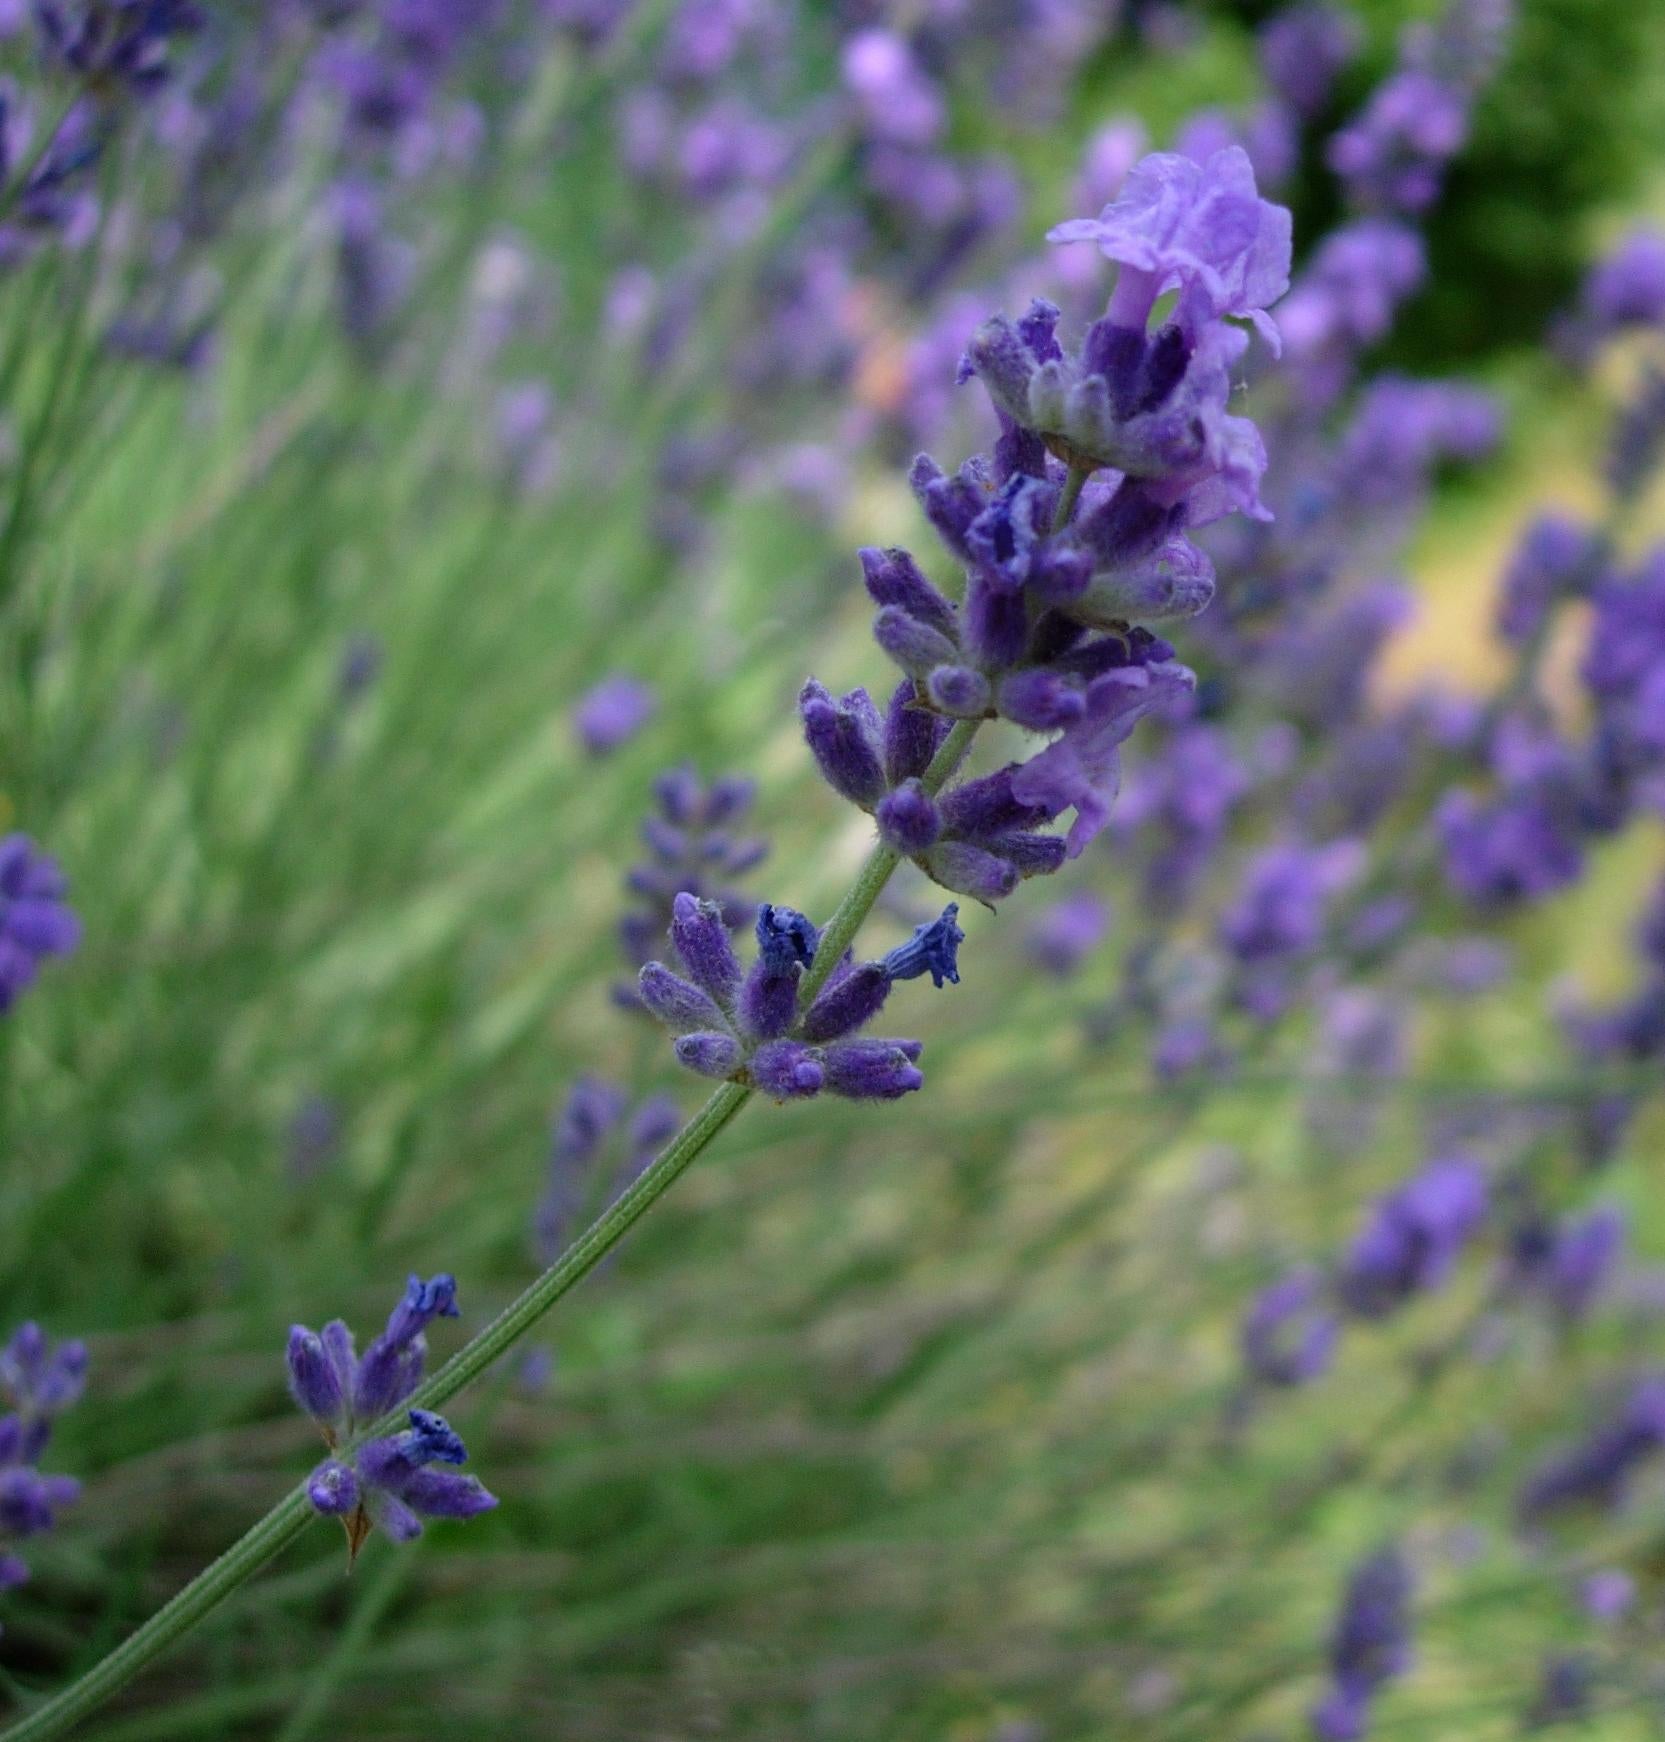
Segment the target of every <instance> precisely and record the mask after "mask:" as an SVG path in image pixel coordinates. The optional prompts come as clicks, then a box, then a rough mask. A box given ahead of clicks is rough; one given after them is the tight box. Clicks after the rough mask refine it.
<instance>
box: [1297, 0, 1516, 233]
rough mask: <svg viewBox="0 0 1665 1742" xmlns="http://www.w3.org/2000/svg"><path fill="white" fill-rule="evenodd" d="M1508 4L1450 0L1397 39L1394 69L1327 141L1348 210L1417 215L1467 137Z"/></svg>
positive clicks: (1499, 44) (1498, 48)
mask: <svg viewBox="0 0 1665 1742" xmlns="http://www.w3.org/2000/svg"><path fill="white" fill-rule="evenodd" d="M1512 11H1513V8H1512V6H1511V4H1510V0H1451V3H1450V4H1449V5H1448V6H1447V8H1446V10H1445V12H1444V14H1443V15H1442V16H1441V17H1440V18H1439V19H1438V20H1436V21H1435V22H1434V23H1432V24H1415V25H1412V26H1411V27H1409V28H1408V29H1407V30H1406V31H1405V33H1404V36H1403V37H1402V39H1401V47H1400V60H1399V66H1398V69H1397V70H1396V71H1395V72H1394V73H1392V74H1391V75H1390V76H1389V77H1388V78H1387V79H1386V80H1384V81H1383V82H1382V84H1380V85H1378V86H1377V88H1376V90H1375V92H1374V93H1373V94H1372V96H1371V98H1370V101H1369V102H1368V103H1367V104H1366V105H1365V108H1364V111H1363V113H1362V114H1360V115H1359V116H1358V118H1357V119H1356V120H1354V121H1353V122H1352V123H1351V124H1350V125H1349V126H1347V127H1345V128H1343V129H1342V131H1341V132H1339V133H1337V134H1336V135H1335V137H1334V138H1333V139H1331V141H1330V146H1329V163H1330V167H1331V169H1333V170H1334V171H1335V172H1336V174H1337V175H1338V176H1340V177H1341V179H1342V181H1343V182H1344V183H1345V184H1346V188H1347V192H1348V195H1349V197H1350V198H1351V199H1352V201H1353V202H1354V204H1356V205H1358V206H1361V207H1365V208H1369V209H1373V210H1378V211H1381V210H1386V211H1400V212H1411V213H1415V212H1422V211H1425V210H1426V209H1427V208H1428V207H1429V206H1431V205H1432V204H1433V203H1434V201H1435V199H1437V198H1438V196H1439V191H1440V184H1441V182H1442V181H1443V179H1444V174H1445V168H1446V165H1447V164H1449V163H1450V161H1451V160H1452V158H1454V157H1455V156H1456V155H1457V153H1458V152H1459V151H1461V150H1462V148H1463V145H1464V144H1465V143H1466V141H1467V139H1468V126H1469V112H1470V109H1471V108H1472V105H1473V102H1474V97H1475V94H1476V92H1477V91H1478V90H1479V88H1480V86H1481V85H1483V84H1484V83H1485V81H1486V80H1487V79H1488V78H1490V76H1491V74H1492V71H1493V69H1494V68H1495V66H1496V64H1497V61H1498V59H1499V56H1500V55H1501V52H1502V48H1503V44H1504V41H1505V39H1506V37H1507V34H1508V29H1509V25H1510V22H1511V19H1512Z"/></svg>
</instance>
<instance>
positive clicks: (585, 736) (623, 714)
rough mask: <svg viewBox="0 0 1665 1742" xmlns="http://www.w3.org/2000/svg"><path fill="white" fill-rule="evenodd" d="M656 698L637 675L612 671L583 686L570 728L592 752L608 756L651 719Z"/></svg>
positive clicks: (656, 702) (657, 700) (655, 710)
mask: <svg viewBox="0 0 1665 1742" xmlns="http://www.w3.org/2000/svg"><path fill="white" fill-rule="evenodd" d="M658 708H659V698H658V697H657V696H656V695H655V694H654V693H653V690H652V689H651V688H650V687H649V686H648V685H647V684H645V683H643V682H642V681H641V679H640V678H634V677H631V676H629V675H628V674H627V673H625V672H613V673H612V674H611V675H609V676H607V677H604V678H602V679H601V681H600V682H599V683H597V684H596V685H594V687H593V688H591V689H589V690H586V691H585V693H584V694H583V695H582V696H581V697H580V698H579V701H578V705H577V706H576V707H575V708H574V709H573V710H572V724H573V730H574V731H576V732H577V734H578V739H579V742H580V743H581V744H582V745H583V746H584V748H585V749H586V750H587V751H588V752H589V753H590V755H592V756H608V755H611V754H612V752H613V751H615V750H617V749H619V748H620V747H621V746H622V745H625V744H628V743H629V742H630V740H631V739H632V738H634V737H635V736H636V734H637V733H638V732H640V731H641V729H642V728H643V727H644V726H645V725H646V724H647V723H648V721H649V720H651V719H652V718H653V716H654V714H655V713H656V712H657V711H658Z"/></svg>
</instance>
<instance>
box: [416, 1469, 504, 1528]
mask: <svg viewBox="0 0 1665 1742" xmlns="http://www.w3.org/2000/svg"><path fill="white" fill-rule="evenodd" d="M399 1498H400V1500H401V1501H403V1502H404V1504H405V1505H406V1506H408V1507H409V1508H410V1509H411V1510H412V1511H413V1512H418V1513H420V1514H421V1515H422V1516H423V1517H424V1518H478V1517H479V1516H480V1514H481V1513H482V1512H490V1511H491V1510H492V1508H493V1507H495V1506H496V1505H497V1496H496V1495H495V1494H492V1493H490V1492H488V1491H487V1489H486V1488H485V1486H484V1484H482V1482H481V1481H480V1479H479V1477H478V1476H453V1475H451V1474H450V1472H449V1471H445V1470H432V1469H420V1470H413V1471H412V1472H411V1474H410V1475H408V1476H407V1477H406V1478H405V1479H404V1481H403V1483H402V1484H401V1485H400V1490H399Z"/></svg>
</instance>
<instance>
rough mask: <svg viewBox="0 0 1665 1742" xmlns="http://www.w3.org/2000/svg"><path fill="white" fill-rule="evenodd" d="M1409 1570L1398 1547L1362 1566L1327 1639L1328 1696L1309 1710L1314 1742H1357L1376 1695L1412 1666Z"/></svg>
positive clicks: (1355, 1571) (1351, 1584) (1382, 1551)
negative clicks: (1332, 1631) (1328, 1647)
mask: <svg viewBox="0 0 1665 1742" xmlns="http://www.w3.org/2000/svg"><path fill="white" fill-rule="evenodd" d="M1413 1591H1414V1581H1413V1580H1412V1577H1411V1569H1410V1567H1409V1565H1408V1564H1407V1562H1406V1560H1405V1557H1404V1555H1403V1554H1402V1553H1401V1552H1400V1551H1399V1550H1398V1549H1397V1548H1392V1547H1389V1548H1384V1549H1381V1550H1379V1551H1378V1552H1377V1553H1375V1554H1373V1555H1372V1556H1370V1558H1369V1559H1368V1560H1366V1561H1363V1562H1361V1563H1360V1565H1359V1566H1358V1567H1356V1568H1355V1569H1354V1571H1353V1574H1352V1577H1351V1578H1349V1580H1348V1581H1347V1590H1346V1594H1345V1595H1344V1597H1343V1598H1342V1604H1341V1613H1340V1615H1339V1616H1338V1617H1337V1619H1336V1625H1335V1632H1334V1634H1333V1635H1332V1636H1331V1639H1330V1677H1331V1684H1330V1690H1329V1692H1328V1693H1327V1694H1326V1695H1325V1696H1324V1698H1323V1699H1322V1700H1320V1701H1319V1703H1318V1704H1317V1705H1316V1706H1315V1707H1314V1708H1313V1711H1312V1733H1313V1735H1314V1737H1315V1738H1316V1739H1317V1742H1359V1738H1360V1737H1362V1736H1363V1735H1364V1733H1365V1730H1366V1728H1367V1727H1368V1725H1369V1721H1370V1707H1371V1704H1372V1702H1373V1701H1374V1700H1375V1698H1376V1695H1377V1694H1378V1693H1379V1692H1380V1691H1381V1689H1382V1688H1383V1687H1384V1686H1385V1685H1386V1684H1387V1683H1388V1682H1390V1681H1396V1680H1398V1678H1399V1677H1400V1676H1402V1675H1404V1674H1405V1672H1406V1671H1407V1670H1408V1669H1409V1668H1410V1667H1411V1631H1410V1605H1411V1597H1412V1594H1413Z"/></svg>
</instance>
